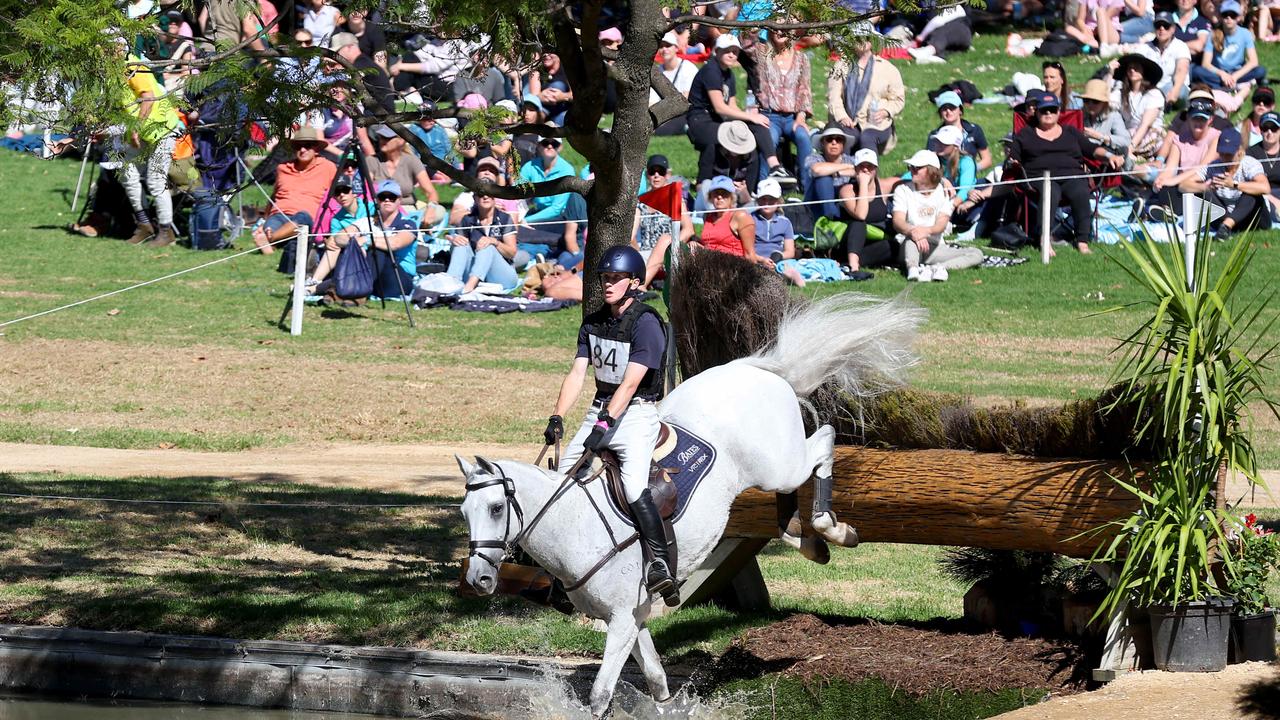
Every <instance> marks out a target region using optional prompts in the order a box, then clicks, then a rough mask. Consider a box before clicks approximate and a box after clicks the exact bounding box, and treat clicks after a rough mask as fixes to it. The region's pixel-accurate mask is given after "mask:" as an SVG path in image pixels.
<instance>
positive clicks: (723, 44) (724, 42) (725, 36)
mask: <svg viewBox="0 0 1280 720" xmlns="http://www.w3.org/2000/svg"><path fill="white" fill-rule="evenodd" d="M729 48H736V49H738V50H741V49H742V43H740V42H738V38H737V37H735V36H734V35H732V34H731V33H721V34H720V37H718V38H716V51H717V52H719V51H720V50H727V49H729Z"/></svg>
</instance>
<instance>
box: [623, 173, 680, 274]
mask: <svg viewBox="0 0 1280 720" xmlns="http://www.w3.org/2000/svg"><path fill="white" fill-rule="evenodd" d="M645 176H646V179H647V180H648V184H649V189H650V190H657V189H659V188H664V187H666V186H667V185H668V184H669V183H670V182H671V181H672V174H671V163H670V162H668V161H667V157H666V156H665V155H650V156H649V160H648V162H647V163H646V167H645ZM692 238H693V219H692V218H691V217H689V213H688V211H687V210H686V209H685V204H684V198H683V197H682V198H681V199H680V242H689V240H690V239H692ZM672 240H673V238H672V237H671V218H669V217H667V216H666V215H663V214H662V213H660V212H657V211H656V210H653V209H652V208H647V207H643V206H641V207H637V208H636V219H635V223H634V225H633V227H632V229H631V246H632V247H634V248H635V249H636V250H639V251H640V257H643V258H644V261H645V273H644V286H645V287H653V282H654V280H656V279H657V278H658V274H659V273H661V272H662V270H663V265H662V263H663V259H664V257H665V256H666V253H667V248H669V247H671V242H672Z"/></svg>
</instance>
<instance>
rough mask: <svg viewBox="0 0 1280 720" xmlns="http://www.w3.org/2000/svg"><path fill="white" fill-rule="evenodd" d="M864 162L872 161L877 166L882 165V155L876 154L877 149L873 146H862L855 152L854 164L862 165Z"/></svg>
mask: <svg viewBox="0 0 1280 720" xmlns="http://www.w3.org/2000/svg"><path fill="white" fill-rule="evenodd" d="M862 163H871V164H872V165H875V166H876V167H880V157H879V156H878V155H876V151H875V150H872V149H871V148H862V149H861V150H859V151H858V152H856V153H854V154H853V164H854V165H861V164H862Z"/></svg>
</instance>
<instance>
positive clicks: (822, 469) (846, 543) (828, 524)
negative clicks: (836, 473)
mask: <svg viewBox="0 0 1280 720" xmlns="http://www.w3.org/2000/svg"><path fill="white" fill-rule="evenodd" d="M835 440H836V431H835V429H834V428H832V427H831V426H830V425H823V426H822V427H820V428H818V431H817V432H815V433H814V434H813V435H812V436H810V437H809V438H808V439H807V440H805V446H806V449H807V450H808V455H809V462H810V463H812V467H813V473H814V478H813V520H812V522H811V523H810V524H811V525H813V529H814V530H817V531H818V533H819V534H820V535H822V537H824V538H826V539H827V540H828V541H829V542H833V543H835V544H836V545H839V546H841V547H853V546H855V545H857V544H858V531H857V530H855V529H853V528H852V527H849V525H848V523H842V522H839V521H837V520H836V514H835V512H834V511H833V510H832V509H831V484H832V479H831V469H832V465H833V464H834V463H835Z"/></svg>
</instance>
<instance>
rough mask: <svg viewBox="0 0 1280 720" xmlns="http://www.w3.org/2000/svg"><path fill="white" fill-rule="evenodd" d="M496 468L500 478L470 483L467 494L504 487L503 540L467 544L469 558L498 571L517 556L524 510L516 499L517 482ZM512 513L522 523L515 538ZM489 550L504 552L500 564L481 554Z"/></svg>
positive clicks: (478, 541) (522, 527)
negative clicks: (512, 530)
mask: <svg viewBox="0 0 1280 720" xmlns="http://www.w3.org/2000/svg"><path fill="white" fill-rule="evenodd" d="M494 467H495V468H496V469H497V470H498V477H495V478H489V479H488V480H476V481H474V482H469V483H467V485H466V489H467V492H471V491H472V490H483V489H484V488H487V487H492V486H494V485H501V486H502V492H503V495H505V499H506V503H507V521H506V527H505V528H504V529H503V531H502V539H501V540H472V541H471V542H469V543H467V545H468V547H469V548H470V550H471V554H470V555H469V556H468V557H478V558H480V559H481V560H484V561H485V562H487V563H489V564H490V565H492V566H493V569H494V570H498V565H500V564H501V563H502V562H504V561H506V560H508V559H510V558H511V557H512V556H513V555H515V550H516V542H517V541H518V540H519V539H520V536H521V534H522V533H523V532H524V510H523V509H521V507H520V501H519V500H517V499H516V484H515V482H514V481H513V480H512V479H511V478H509V477H507V474H506V473H505V472H503V470H502V468H501V467H499V466H497V465H494ZM512 511H515V515H516V519H518V520H519V521H520V529H519V531H517V532H516V535H515V537H512V536H511V513H512ZM489 548H495V549H498V550H501V551H502V557H500V558H498V562H494V561H493V560H492V559H491V558H490V557H489V556H488V555H485V554H484V553H482V552H480V551H481V550H485V549H489Z"/></svg>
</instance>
